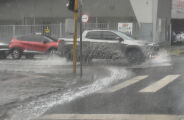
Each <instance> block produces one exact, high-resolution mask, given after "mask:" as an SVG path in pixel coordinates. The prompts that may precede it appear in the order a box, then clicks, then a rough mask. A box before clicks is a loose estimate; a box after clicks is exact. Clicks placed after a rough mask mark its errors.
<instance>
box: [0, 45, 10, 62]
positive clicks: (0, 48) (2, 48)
mask: <svg viewBox="0 0 184 120" xmlns="http://www.w3.org/2000/svg"><path fill="white" fill-rule="evenodd" d="M8 54H9V49H8V44H6V43H0V59H6V57H7V56H8Z"/></svg>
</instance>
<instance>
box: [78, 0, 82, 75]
mask: <svg viewBox="0 0 184 120" xmlns="http://www.w3.org/2000/svg"><path fill="white" fill-rule="evenodd" d="M79 7H80V8H79V9H80V77H82V75H83V71H82V60H83V56H82V29H83V28H82V0H80V5H79Z"/></svg>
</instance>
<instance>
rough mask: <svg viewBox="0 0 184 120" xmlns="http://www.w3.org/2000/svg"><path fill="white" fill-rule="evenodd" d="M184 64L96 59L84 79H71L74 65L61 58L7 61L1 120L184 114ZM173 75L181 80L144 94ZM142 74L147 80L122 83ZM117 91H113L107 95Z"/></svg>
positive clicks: (169, 60) (177, 59)
mask: <svg viewBox="0 0 184 120" xmlns="http://www.w3.org/2000/svg"><path fill="white" fill-rule="evenodd" d="M183 61H184V57H183V56H178V57H169V58H164V59H156V60H153V61H151V62H148V63H144V64H143V65H140V66H135V65H134V66H126V65H123V64H122V63H118V64H117V62H115V63H114V62H112V61H105V62H104V60H102V61H95V62H93V63H92V64H90V65H85V66H84V73H85V74H84V77H83V78H82V79H80V78H79V77H74V76H72V74H71V73H72V63H70V62H66V61H65V60H64V59H61V58H54V59H46V60H45V59H34V60H24V59H22V60H16V61H14V60H3V61H0V65H1V72H0V74H1V81H0V82H1V84H0V89H1V92H0V94H1V96H2V97H1V100H0V108H1V110H0V111H1V112H0V115H1V119H5V118H6V119H7V120H30V119H35V118H37V117H39V116H41V115H47V114H79V113H80V114H179V115H183V114H184V113H183V112H184V105H183V100H184V98H183V90H184V89H183V84H184V82H183V68H184V66H183ZM169 75H178V78H176V79H174V80H173V81H172V82H170V83H168V84H166V83H163V86H160V89H159V90H158V91H156V92H140V90H142V89H143V88H145V87H148V86H149V85H152V84H154V83H156V82H157V81H160V80H161V79H162V78H164V77H166V76H169ZM137 76H146V78H145V79H143V80H140V81H139V82H135V83H131V82H130V83H131V84H130V83H126V84H127V85H123V84H124V83H123V82H125V81H128V80H131V79H132V78H134V77H135V78H136V77H137ZM170 81H171V80H170ZM166 82H167V81H166ZM117 85H119V86H117ZM123 86H124V87H123ZM113 87H115V91H114V92H105V91H106V90H107V91H108V89H113ZM116 87H117V88H116ZM99 91H101V92H99Z"/></svg>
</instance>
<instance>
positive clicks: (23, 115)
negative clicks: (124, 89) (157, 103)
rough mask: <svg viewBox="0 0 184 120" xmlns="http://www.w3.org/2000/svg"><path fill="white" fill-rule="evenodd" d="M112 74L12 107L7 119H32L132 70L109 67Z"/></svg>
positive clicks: (93, 90) (103, 86) (91, 91)
mask: <svg viewBox="0 0 184 120" xmlns="http://www.w3.org/2000/svg"><path fill="white" fill-rule="evenodd" d="M107 70H109V71H110V76H109V77H105V78H103V79H99V80H96V81H94V82H93V83H92V84H91V85H86V86H83V87H80V88H78V89H75V90H72V89H70V90H68V91H67V92H66V93H64V94H63V93H57V94H52V95H50V96H46V97H44V98H43V97H42V98H39V99H38V100H37V101H32V102H30V103H27V104H24V105H21V106H19V107H18V108H15V109H12V110H11V111H10V112H9V113H8V114H9V115H10V118H7V119H6V120H30V119H34V118H37V117H39V116H40V115H42V114H44V113H45V112H46V111H47V110H48V109H49V108H51V107H53V106H54V105H58V104H65V103H68V102H71V101H72V100H74V99H77V98H80V97H84V96H86V95H89V94H92V93H95V92H97V91H99V90H101V89H103V88H105V87H107V86H109V85H110V84H112V83H114V82H117V81H118V80H122V79H125V78H127V77H129V76H131V72H129V71H127V70H125V69H122V68H114V67H109V68H107Z"/></svg>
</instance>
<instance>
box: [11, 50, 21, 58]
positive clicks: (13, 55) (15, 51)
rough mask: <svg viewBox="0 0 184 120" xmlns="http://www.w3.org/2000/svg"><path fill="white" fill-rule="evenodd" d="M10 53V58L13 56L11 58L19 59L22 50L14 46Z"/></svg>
mask: <svg viewBox="0 0 184 120" xmlns="http://www.w3.org/2000/svg"><path fill="white" fill-rule="evenodd" d="M11 55H12V58H13V59H20V58H21V56H22V51H21V49H20V48H14V49H13V50H12V53H11Z"/></svg>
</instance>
